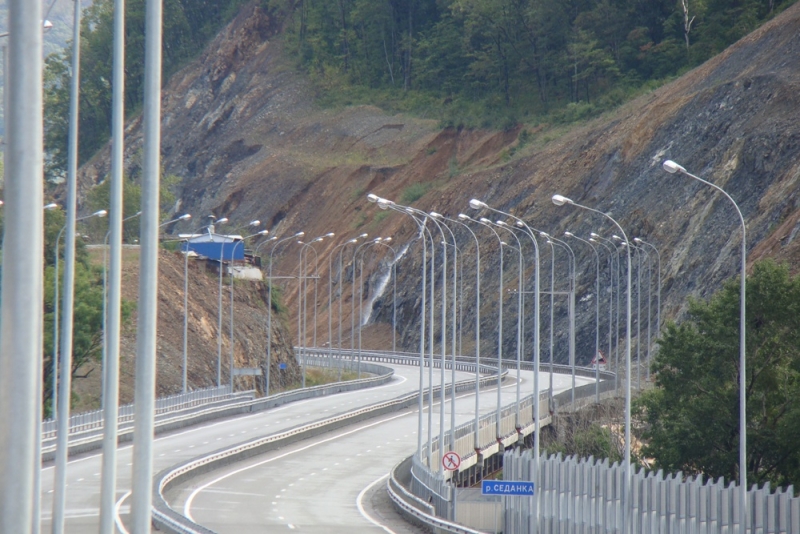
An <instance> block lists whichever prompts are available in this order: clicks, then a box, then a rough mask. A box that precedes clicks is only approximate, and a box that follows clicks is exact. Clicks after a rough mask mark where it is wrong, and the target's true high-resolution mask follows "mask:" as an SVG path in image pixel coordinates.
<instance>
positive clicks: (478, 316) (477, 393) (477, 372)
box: [448, 213, 481, 450]
mask: <svg viewBox="0 0 800 534" xmlns="http://www.w3.org/2000/svg"><path fill="white" fill-rule="evenodd" d="M458 218H459V220H458V221H453V222H458V223H459V224H460V225H461V226H463V227H464V228H466V229H467V231H469V233H470V235H472V239H474V240H475V428H474V433H475V437H474V443H473V448H474V449H475V450H478V449H480V448H481V442H480V413H481V411H480V397H481V396H480V391H481V385H480V381H481V371H480V366H481V244H480V241H478V236H476V235H475V232H473V231H472V229H471V228H470V227H469V225H467V224H464V223H463V222H462V221H464V220H467V219H469V217H468V216H466V215H464V214H463V213H459V214H458ZM448 220H451V219H448Z"/></svg>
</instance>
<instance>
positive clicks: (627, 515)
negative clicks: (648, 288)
mask: <svg viewBox="0 0 800 534" xmlns="http://www.w3.org/2000/svg"><path fill="white" fill-rule="evenodd" d="M552 200H553V204H555V205H556V206H563V205H565V204H570V205H572V206H575V207H577V208H581V209H584V210H586V211H591V212H592V213H597V214H598V215H602V216H603V217H605V218H606V219H608V220H609V221H611V222H612V223H613V224H614V226H616V227H617V229H618V230H619V231H620V233H621V234H622V237H623V238H624V239H625V242H626V243H627V242H628V235H627V234H626V233H625V230H623V229H622V226H620V225H619V223H618V222H617V221H616V220H614V219H613V218H612V217H611V216H610V215H608V214H606V213H604V212H602V211H600V210H596V209H594V208H590V207H588V206H584V205H582V204H578V203H576V202H574V201H572V200H570V199H569V198H567V197H564V196H562V195H553V198H552ZM625 251H626V254H627V260H628V272H627V285H628V294H627V295H626V299H625V300H626V303H625V309H626V319H627V328H626V332H625V338H626V339H625V341H626V343H625V367H626V369H627V373H626V376H625V489H624V492H623V513H622V532H623V534H628V533H629V532H630V529H631V520H632V517H631V251H630V248H629V247H625Z"/></svg>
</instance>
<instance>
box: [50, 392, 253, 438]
mask: <svg viewBox="0 0 800 534" xmlns="http://www.w3.org/2000/svg"><path fill="white" fill-rule="evenodd" d="M253 394H254V393H253V391H243V392H239V393H232V392H231V388H230V387H229V386H221V387H210V388H203V389H196V390H194V391H189V392H186V393H178V394H176V395H169V396H167V397H160V398H158V399H156V415H157V416H158V415H161V414H165V413H170V412H175V411H179V410H185V409H188V408H193V407H195V406H200V405H203V404H208V403H212V402H218V401H222V400H228V399H232V398H236V399H240V398H243V397H253ZM117 413H118V414H119V415H118V417H117V422H118V423H119V424H123V423H129V422H132V421H133V415H134V413H135V408H134V405H133V403H131V404H125V405H122V406H120V407H119V411H118V412H117ZM57 425H58V422H57V421H56V420H55V419H45V420H44V421H42V439H43V440H48V439H53V438H55V437H56V433H57ZM100 428H103V411H102V410H93V411H89V412H83V413H77V414H74V415H71V416H70V418H69V433H70V434H77V433H81V432H86V431H89V430H95V429H100Z"/></svg>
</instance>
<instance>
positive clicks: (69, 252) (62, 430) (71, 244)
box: [53, 1, 81, 534]
mask: <svg viewBox="0 0 800 534" xmlns="http://www.w3.org/2000/svg"><path fill="white" fill-rule="evenodd" d="M80 42H81V5H80V2H77V1H76V2H75V5H74V16H73V29H72V76H71V78H70V92H69V95H70V97H69V136H68V146H67V160H68V161H67V202H66V207H67V224H66V227H67V241H66V244H65V249H64V308H63V315H64V318H63V319H64V322H63V324H62V329H63V332H62V341H61V343H62V345H63V347H62V349H61V356H62V358H61V359H62V362H61V384H60V386H61V392H60V393H61V398H62V399H64V402H62V403H61V406H59V413H58V420H57V422H56V425H57V427H58V437H57V444H56V468H55V479H56V484H55V488H54V493H53V534H62V533H63V532H64V521H65V517H64V507H65V506H66V486H67V437H68V436H67V433H68V432H69V395H70V391H71V389H70V388H71V386H72V319H73V312H74V310H73V308H74V307H73V300H74V298H75V294H74V293H75V287H74V286H75V223H76V220H75V211H76V209H77V196H78V184H77V182H78V178H77V174H78V112H79V105H78V102H79V98H80V68H81V65H80V61H81V55H80V50H81V47H80Z"/></svg>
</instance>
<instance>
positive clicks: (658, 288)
mask: <svg viewBox="0 0 800 534" xmlns="http://www.w3.org/2000/svg"><path fill="white" fill-rule="evenodd" d="M633 241H634V242H635V243H640V244H642V245H647V246H648V247H650V248H652V249H653V251H655V253H656V258H657V259H658V272H657V276H658V278H657V280H656V339H659V338H660V337H661V253H660V252H659V251H658V249H657V248H656V246H655V245H653V244H652V243H648V242H647V241H645V240H643V239H639V238H638V237H634V238H633ZM649 279H650V274H649V272H648V280H649ZM648 284H649V282H648ZM648 324H649V321H648ZM648 346H649V343H648ZM647 381H648V382H649V381H650V352H648V353H647Z"/></svg>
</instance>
